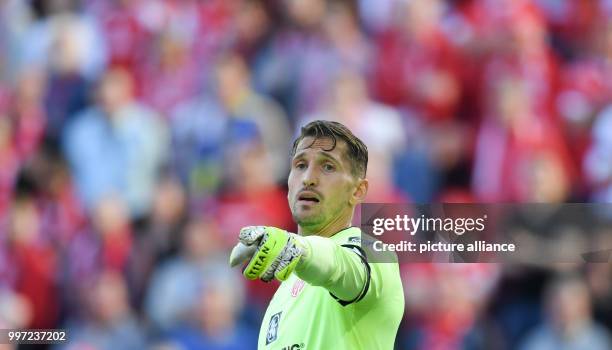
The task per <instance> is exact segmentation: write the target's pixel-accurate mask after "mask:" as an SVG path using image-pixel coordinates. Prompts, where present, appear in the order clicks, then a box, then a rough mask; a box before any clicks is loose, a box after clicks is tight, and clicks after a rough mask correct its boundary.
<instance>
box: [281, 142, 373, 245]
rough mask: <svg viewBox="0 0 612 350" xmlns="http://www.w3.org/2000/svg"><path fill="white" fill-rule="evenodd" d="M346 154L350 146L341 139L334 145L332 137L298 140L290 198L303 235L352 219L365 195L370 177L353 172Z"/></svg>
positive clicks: (290, 203)
mask: <svg viewBox="0 0 612 350" xmlns="http://www.w3.org/2000/svg"><path fill="white" fill-rule="evenodd" d="M332 148H333V149H332ZM346 153H347V145H346V143H345V142H344V141H343V140H341V139H339V138H338V139H337V141H336V145H335V147H334V141H333V139H331V138H329V137H322V138H317V139H314V137H311V136H307V137H304V138H303V139H302V140H301V141H300V142H299V143H298V145H297V149H296V152H295V155H294V157H293V159H292V162H291V172H290V174H289V181H288V183H289V194H288V199H289V205H290V208H291V212H292V214H293V218H294V220H295V221H296V222H297V224H298V225H299V226H300V229H301V230H302V234H311V233H320V232H322V231H324V230H325V229H326V228H328V227H332V226H334V225H336V224H338V223H341V222H344V221H347V220H350V218H351V217H352V214H353V209H354V207H355V205H357V204H358V203H359V202H360V201H361V200H363V198H364V197H365V194H366V192H367V180H365V179H361V178H359V177H357V176H355V174H353V171H352V167H351V163H350V161H349V160H348V159H347V154H346ZM333 233H335V232H330V234H333Z"/></svg>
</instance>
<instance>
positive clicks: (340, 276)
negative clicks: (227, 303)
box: [258, 227, 404, 350]
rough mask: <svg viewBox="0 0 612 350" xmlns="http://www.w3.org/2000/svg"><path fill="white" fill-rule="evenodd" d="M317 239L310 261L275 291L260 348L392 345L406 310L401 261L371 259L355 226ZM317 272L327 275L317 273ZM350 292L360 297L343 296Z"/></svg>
mask: <svg viewBox="0 0 612 350" xmlns="http://www.w3.org/2000/svg"><path fill="white" fill-rule="evenodd" d="M312 237H313V236H309V237H307V238H309V242H310V245H311V251H312V256H310V257H309V260H311V262H308V263H305V264H304V265H305V266H302V267H301V271H300V268H296V272H294V273H293V274H292V275H291V276H290V277H289V278H288V279H287V280H286V281H284V282H283V283H282V284H281V285H280V287H279V288H278V290H277V291H276V293H275V294H274V297H273V298H272V301H271V302H270V305H269V306H268V309H267V310H266V314H265V316H264V318H263V321H262V324H261V329H260V332H259V341H258V349H260V350H271V349H275V350H319V349H339V350H342V349H347V350H357V349H365V350H377V349H382V350H391V349H393V346H394V342H395V336H396V334H397V329H398V327H399V323H400V321H401V319H402V315H403V312H404V292H403V288H402V282H401V280H400V273H399V267H398V264H397V262H395V263H369V262H367V258H365V256H364V254H363V250H361V249H360V248H361V232H360V230H359V228H356V227H350V228H347V229H345V230H343V231H340V232H338V233H337V234H335V235H334V236H332V237H331V238H323V237H316V238H312ZM355 246H357V247H355ZM315 265H316V266H315ZM320 271H323V273H320ZM300 272H301V273H300ZM315 272H316V273H317V274H323V275H326V276H324V277H323V278H322V279H318V278H316V277H312V274H313V273H315ZM305 280H306V281H305ZM307 281H308V282H307ZM343 289H344V290H343ZM349 289H352V290H349ZM330 291H335V292H336V294H337V295H345V297H344V298H339V297H337V296H336V295H335V294H333V293H332V292H330ZM349 295H350V296H355V297H354V298H351V300H344V299H346V298H347V297H346V296H349Z"/></svg>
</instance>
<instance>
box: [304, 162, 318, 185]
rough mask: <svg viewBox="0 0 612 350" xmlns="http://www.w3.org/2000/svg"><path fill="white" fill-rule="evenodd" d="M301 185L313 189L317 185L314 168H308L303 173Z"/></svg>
mask: <svg viewBox="0 0 612 350" xmlns="http://www.w3.org/2000/svg"><path fill="white" fill-rule="evenodd" d="M302 183H303V185H304V187H306V188H308V187H315V186H316V185H317V184H318V183H319V179H318V175H317V173H316V170H315V167H313V166H310V167H308V169H307V170H306V171H305V172H304V177H303V178H302Z"/></svg>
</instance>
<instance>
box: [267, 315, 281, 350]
mask: <svg viewBox="0 0 612 350" xmlns="http://www.w3.org/2000/svg"><path fill="white" fill-rule="evenodd" d="M281 313H282V311H281V312H279V313H276V314H274V315H272V317H270V324H268V333H266V345H268V344H270V343H271V342H273V341H275V340H276V338H277V337H278V326H279V324H280V317H281Z"/></svg>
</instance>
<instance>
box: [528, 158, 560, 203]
mask: <svg viewBox="0 0 612 350" xmlns="http://www.w3.org/2000/svg"><path fill="white" fill-rule="evenodd" d="M528 166H530V168H529V169H528V173H527V174H526V177H527V181H526V183H527V188H526V193H525V196H526V200H525V201H526V202H534V203H560V202H563V201H565V200H566V199H567V196H568V194H569V183H568V179H567V174H566V172H565V169H564V168H563V165H562V164H561V160H560V159H559V157H557V156H556V155H555V154H554V153H549V152H542V153H541V154H539V155H537V156H536V157H535V158H534V159H533V160H531V162H530V164H528Z"/></svg>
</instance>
